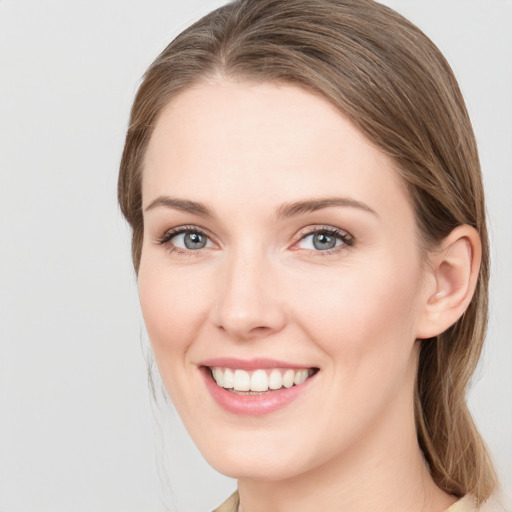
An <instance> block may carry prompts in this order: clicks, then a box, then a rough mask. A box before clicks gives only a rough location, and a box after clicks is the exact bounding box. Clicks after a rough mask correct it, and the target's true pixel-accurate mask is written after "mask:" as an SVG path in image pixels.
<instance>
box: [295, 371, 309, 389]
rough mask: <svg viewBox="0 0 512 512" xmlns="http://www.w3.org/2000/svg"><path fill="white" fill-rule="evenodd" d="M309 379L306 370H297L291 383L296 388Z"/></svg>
mask: <svg viewBox="0 0 512 512" xmlns="http://www.w3.org/2000/svg"><path fill="white" fill-rule="evenodd" d="M308 377H309V372H308V371H307V370H299V371H297V372H295V377H294V379H293V383H294V384H295V385H296V386H298V385H299V384H302V383H303V382H304V381H305V380H306V379H307V378H308Z"/></svg>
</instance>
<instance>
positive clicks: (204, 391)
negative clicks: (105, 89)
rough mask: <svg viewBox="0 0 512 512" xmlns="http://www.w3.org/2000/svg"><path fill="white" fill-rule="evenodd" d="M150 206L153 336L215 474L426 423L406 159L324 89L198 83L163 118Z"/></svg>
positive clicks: (147, 239) (147, 177) (297, 469)
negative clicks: (368, 133)
mask: <svg viewBox="0 0 512 512" xmlns="http://www.w3.org/2000/svg"><path fill="white" fill-rule="evenodd" d="M143 203H144V204H143V207H144V242H143V249H142V258H141V264H140V269H139V293H140V300H141V305H142V310H143V314H144V319H145V322H146V326H147V330H148V333H149V337H150V340H151V343H152V347H153V350H154V354H155V359H156V362H157V366H158V369H159V371H160V374H161V376H162V379H163V382H164V385H165V387H166V389H167V391H168V393H169V395H170V397H171V399H172V401H173V403H174V404H175V406H176V408H177V410H178V412H179V414H180V416H181V417H182V419H183V421H184V423H185V425H186V427H187V429H188V431H189V433H190V435H191V436H192V438H193V439H194V441H195V442H196V444H197V445H198V447H199V449H200V450H201V451H202V453H203V455H204V456H205V457H206V459H207V460H208V461H209V462H210V463H211V464H212V465H213V466H214V467H215V468H216V469H218V470H219V471H221V472H223V473H225V474H228V475H230V476H233V477H236V478H260V479H282V478H288V477H292V476H294V475H298V474H302V473H305V472H308V471H311V470H314V469H315V468H320V467H322V466H325V465H327V464H332V463H340V464H341V463H343V461H347V460H349V459H350V458H351V457H353V455H354V454H356V453H358V452H361V451H362V450H365V449H366V448H365V447H368V446H372V447H373V448H375V449H380V448H379V446H380V445H382V447H384V446H386V445H387V444H389V441H390V439H391V438H393V439H395V438H396V437H397V436H398V438H399V437H400V435H401V430H403V429H405V428H409V427H410V422H408V421H407V419H406V418H409V419H411V421H412V417H413V414H412V393H413V383H414V377H415V371H416V364H417V350H416V345H417V344H416V343H415V339H416V329H417V325H418V322H419V319H420V317H421V313H422V306H423V304H424V295H425V293H424V291H423V288H424V287H423V285H422V283H423V282H424V275H423V272H424V271H423V270H422V269H423V265H422V263H421V256H420V253H419V249H418V246H417V243H416V235H415V232H416V228H415V219H414V214H413V209H412V206H411V203H410V200H409V197H408V195H407V193H406V191H405V188H404V186H403V184H402V183H401V181H400V178H399V176H398V174H397V172H396V170H395V169H394V168H393V163H392V162H391V160H390V159H388V158H387V157H386V156H385V155H384V154H383V153H381V152H380V151H379V150H377V149H376V148H375V147H373V146H372V145H371V144H370V143H369V142H368V141H367V140H366V139H365V138H364V137H363V135H362V134H361V133H360V132H359V131H358V130H356V129H355V128H354V126H353V125H352V124H351V123H350V122H349V121H348V120H347V119H346V118H344V117H343V116H342V115H340V113H339V112H338V111H337V110H336V109H335V108H334V107H333V106H331V105H330V104H329V103H328V102H327V101H326V100H324V99H322V98H321V97H318V96H315V95H313V94H311V93H309V92H306V91H304V90H302V89H300V88H297V87H294V86H291V85H279V86H278V85H274V84H258V85H254V84H248V83H243V82H242V83H240V82H229V81H219V82H215V83H204V84H201V85H197V86H194V87H193V88H190V89H188V90H186V91H185V92H183V93H181V94H180V95H179V96H178V97H176V98H175V99H173V100H172V101H171V103H170V104H169V105H168V106H167V107H166V108H165V109H164V111H163V112H162V113H161V115H160V117H159V120H158V122H157V125H156V127H155V131H154V134H153V136H152V138H151V141H150V144H149V147H148V150H147V154H146V159H145V167H144V175H143ZM391 444H393V443H391ZM382 449H385V448H382Z"/></svg>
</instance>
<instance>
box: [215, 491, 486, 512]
mask: <svg viewBox="0 0 512 512" xmlns="http://www.w3.org/2000/svg"><path fill="white" fill-rule="evenodd" d="M238 505H239V499H238V491H235V492H234V493H233V494H232V495H231V496H230V497H229V498H228V499H227V501H225V502H224V503H223V504H222V505H221V506H220V507H218V508H216V509H215V510H214V511H213V512H238ZM446 512H476V506H475V500H474V499H473V498H472V497H471V496H469V495H468V496H464V498H461V499H460V500H459V501H457V502H455V503H454V504H453V505H452V506H451V507H450V508H449V509H448V510H446Z"/></svg>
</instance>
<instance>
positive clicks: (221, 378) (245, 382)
mask: <svg viewBox="0 0 512 512" xmlns="http://www.w3.org/2000/svg"><path fill="white" fill-rule="evenodd" d="M211 372H212V376H213V379H214V380H215V382H216V383H217V385H218V386H220V387H223V388H226V389H234V390H235V391H255V392H260V393H262V392H265V391H268V390H269V389H271V390H276V389H281V388H282V387H285V388H291V387H292V386H293V385H295V386H298V385H299V384H302V383H303V382H304V381H305V380H306V379H307V378H308V377H309V376H310V375H312V374H313V373H314V372H313V370H312V369H306V368H301V369H297V370H295V369H292V368H287V369H284V368H282V369H279V368H274V369H272V370H263V369H261V370H254V371H253V372H248V371H246V370H238V369H237V370H233V369H231V368H220V367H215V368H211Z"/></svg>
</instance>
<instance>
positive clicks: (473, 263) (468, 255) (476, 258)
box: [417, 225, 482, 339]
mask: <svg viewBox="0 0 512 512" xmlns="http://www.w3.org/2000/svg"><path fill="white" fill-rule="evenodd" d="M481 253H482V247H481V243H480V236H479V234H478V232H477V231H476V230H475V229H474V228H472V227H471V226H468V225H463V226H458V227H457V228H455V229H454V230H453V231H452V232H451V233H450V234H449V235H448V236H447V237H446V238H445V239H444V240H443V241H442V242H441V244H440V245H439V247H438V248H436V249H434V250H432V251H431V252H430V253H429V260H430V269H429V272H430V274H431V279H430V280H429V282H431V283H432V286H431V287H430V288H428V289H427V290H426V299H425V303H424V310H423V314H422V316H421V320H420V323H419V325H418V332H417V338H418V339H426V338H432V337H434V336H437V335H439V334H441V333H442V332H444V331H446V330H447V329H448V328H449V327H451V326H452V325H453V324H454V323H455V322H456V321H457V320H458V319H459V318H460V317H461V316H462V315H463V314H464V311H466V309H467V307H468V305H469V303H470V301H471V299H472V297H473V293H474V291H475V288H476V283H477V280H478V274H479V270H480V262H481Z"/></svg>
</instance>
